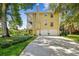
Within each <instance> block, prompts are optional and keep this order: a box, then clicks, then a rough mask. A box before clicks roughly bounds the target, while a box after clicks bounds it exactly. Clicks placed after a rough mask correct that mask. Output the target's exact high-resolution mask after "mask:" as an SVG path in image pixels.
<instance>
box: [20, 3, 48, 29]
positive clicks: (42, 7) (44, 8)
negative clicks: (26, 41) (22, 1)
mask: <svg viewBox="0 0 79 59" xmlns="http://www.w3.org/2000/svg"><path fill="white" fill-rule="evenodd" d="M37 5H39V11H41V12H45V11H47V9H48V8H49V4H43V3H39V4H36V5H34V6H33V9H32V10H31V9H27V10H26V11H23V10H21V11H20V14H21V18H22V21H23V25H22V27H21V28H20V29H23V28H27V16H26V13H27V12H36V11H37V10H36V6H37Z"/></svg>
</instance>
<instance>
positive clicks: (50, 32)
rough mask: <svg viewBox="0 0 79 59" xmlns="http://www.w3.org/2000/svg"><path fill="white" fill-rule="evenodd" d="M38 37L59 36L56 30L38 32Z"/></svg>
mask: <svg viewBox="0 0 79 59" xmlns="http://www.w3.org/2000/svg"><path fill="white" fill-rule="evenodd" d="M37 35H43V36H46V35H59V34H58V32H57V31H56V30H40V31H39V30H38V31H37Z"/></svg>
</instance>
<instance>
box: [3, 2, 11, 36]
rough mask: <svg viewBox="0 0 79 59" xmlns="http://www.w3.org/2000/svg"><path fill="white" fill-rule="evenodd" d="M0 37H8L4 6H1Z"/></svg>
mask: <svg viewBox="0 0 79 59" xmlns="http://www.w3.org/2000/svg"><path fill="white" fill-rule="evenodd" d="M2 30H3V33H2V37H10V35H9V31H8V27H7V20H6V4H5V3H3V4H2Z"/></svg>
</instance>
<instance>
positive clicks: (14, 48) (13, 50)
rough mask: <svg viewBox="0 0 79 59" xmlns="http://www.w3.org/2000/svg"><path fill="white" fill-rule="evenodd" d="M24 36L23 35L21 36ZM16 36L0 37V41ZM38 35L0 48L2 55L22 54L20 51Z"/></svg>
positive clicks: (0, 54)
mask: <svg viewBox="0 0 79 59" xmlns="http://www.w3.org/2000/svg"><path fill="white" fill-rule="evenodd" d="M20 37H22V36H20ZM23 37H24V36H23ZM14 38H16V36H15V37H9V38H0V42H2V41H1V40H3V41H5V40H13V39H14ZM35 38H36V37H32V38H30V39H28V40H26V41H24V42H21V43H18V44H15V45H12V46H10V47H8V48H6V49H3V48H0V56H18V55H20V53H21V52H22V51H23V49H24V48H25V47H26V46H27V45H28V44H29V43H30V42H32V41H33V40H34V39H35Z"/></svg>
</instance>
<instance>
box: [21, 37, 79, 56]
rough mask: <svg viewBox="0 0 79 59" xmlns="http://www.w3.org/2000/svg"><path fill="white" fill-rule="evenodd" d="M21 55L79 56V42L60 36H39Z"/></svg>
mask: <svg viewBox="0 0 79 59" xmlns="http://www.w3.org/2000/svg"><path fill="white" fill-rule="evenodd" d="M20 56H79V44H78V43H76V42H73V41H69V40H65V38H63V37H58V36H39V37H37V38H36V39H35V40H34V41H33V42H31V43H30V44H29V45H28V46H27V47H26V48H25V49H24V51H23V52H22V53H21V55H20Z"/></svg>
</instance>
